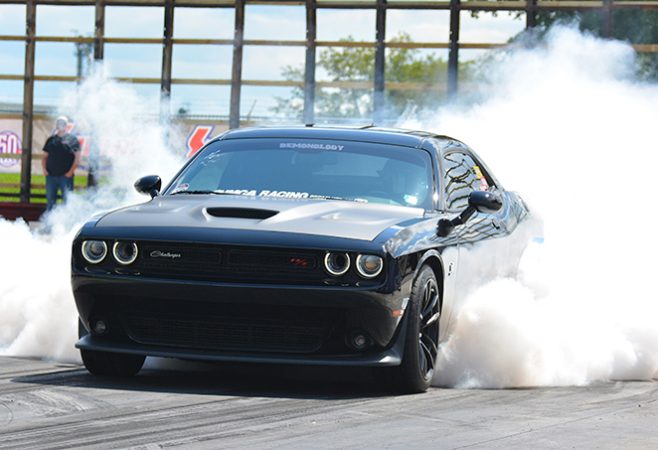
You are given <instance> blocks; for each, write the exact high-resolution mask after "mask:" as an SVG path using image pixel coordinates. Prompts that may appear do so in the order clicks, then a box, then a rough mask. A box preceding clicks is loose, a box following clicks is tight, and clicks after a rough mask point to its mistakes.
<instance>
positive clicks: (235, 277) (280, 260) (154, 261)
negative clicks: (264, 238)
mask: <svg viewBox="0 0 658 450" xmlns="http://www.w3.org/2000/svg"><path fill="white" fill-rule="evenodd" d="M137 244H138V246H139V248H140V255H139V257H138V259H137V261H135V263H134V264H133V265H131V266H130V267H128V268H125V269H123V271H126V272H131V273H135V274H139V275H145V276H159V277H167V278H180V279H196V280H208V281H259V282H272V283H281V282H287V283H307V282H321V281H322V280H323V279H324V278H326V274H325V273H324V271H323V269H322V267H321V265H320V264H319V261H320V260H321V257H322V255H321V254H320V253H319V252H313V251H309V250H299V251H298V250H290V249H280V250H279V249H260V248H259V249H254V248H249V247H229V246H221V245H202V244H181V243H175V244H172V243H158V242H138V243H137Z"/></svg>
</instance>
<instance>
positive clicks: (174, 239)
mask: <svg viewBox="0 0 658 450" xmlns="http://www.w3.org/2000/svg"><path fill="white" fill-rule="evenodd" d="M135 188H136V189H137V191H138V192H140V193H143V194H145V195H148V196H150V200H149V201H147V202H146V203H143V204H138V205H134V206H129V207H125V208H121V209H118V210H115V211H112V212H109V213H107V214H104V215H100V216H97V217H95V218H93V219H91V220H89V221H88V222H87V223H86V224H85V225H84V226H83V227H82V228H81V229H80V231H79V232H78V234H77V236H76V237H75V239H74V241H73V249H72V274H71V277H72V288H73V293H74V297H75V302H76V305H77V309H78V313H79V318H80V320H79V335H80V340H79V341H78V342H77V344H76V347H77V348H78V349H80V353H81V357H82V360H83V362H84V365H85V367H86V368H87V370H88V371H89V372H91V373H92V374H94V375H102V376H131V375H135V374H136V373H137V372H139V370H140V369H141V368H142V365H143V363H144V360H145V357H146V356H158V357H170V358H180V359H184V360H206V361H224V362H240V363H274V364H276V363H281V364H295V365H301V364H306V365H320V366H323V365H324V366H328V365H331V366H365V367H372V368H373V370H374V371H375V373H377V374H380V375H381V377H382V379H386V380H388V381H387V382H388V383H390V385H391V386H392V387H393V388H394V389H396V390H398V391H403V392H422V391H424V390H426V389H427V388H428V387H429V385H430V382H431V380H432V376H433V374H434V372H435V370H436V362H437V355H438V351H439V345H440V343H441V340H442V338H444V337H445V336H444V335H445V330H446V328H447V327H448V326H449V321H450V314H449V311H450V310H451V309H450V303H451V302H452V301H453V298H454V296H455V291H456V288H457V285H458V283H457V280H458V278H459V272H460V266H459V262H460V261H459V254H460V251H463V250H464V249H465V248H467V247H469V246H475V245H486V243H487V242H490V241H497V240H499V239H504V238H506V237H508V236H510V235H512V234H513V233H514V231H515V230H516V229H517V226H518V225H519V224H520V223H521V222H522V221H523V220H524V219H525V217H526V216H527V208H526V206H525V204H524V203H523V201H522V200H521V198H520V197H519V196H518V195H517V194H515V193H513V192H510V191H506V190H505V189H504V188H503V186H502V185H501V184H500V182H499V181H498V180H497V179H496V178H495V177H494V175H493V173H492V172H491V171H490V170H489V168H488V167H487V166H486V165H485V164H484V163H483V162H482V160H481V159H480V158H479V157H478V156H477V155H476V154H475V153H474V152H473V150H471V149H470V148H469V147H468V146H467V145H465V144H464V143H462V142H460V141H458V140H456V139H453V138H451V137H447V136H441V135H435V134H432V133H427V132H420V131H407V130H398V129H383V128H375V127H365V128H332V127H298V128H294V127H287V128H282V127H280V128H247V129H239V130H233V131H228V132H226V133H224V134H222V135H220V136H218V137H217V138H215V139H213V140H212V141H211V142H209V143H208V144H207V145H206V146H205V147H204V148H203V149H201V150H200V151H199V152H198V153H197V154H196V155H194V156H193V157H192V158H191V159H190V160H188V161H187V162H186V163H185V164H184V165H183V167H182V169H181V170H180V171H179V173H178V174H177V175H176V176H175V177H174V178H173V180H172V181H171V182H170V183H169V184H168V185H167V186H166V187H164V189H163V188H162V182H161V179H160V178H159V177H158V176H155V175H150V176H145V177H143V178H141V179H139V180H137V182H136V183H135ZM460 249H461V250H460Z"/></svg>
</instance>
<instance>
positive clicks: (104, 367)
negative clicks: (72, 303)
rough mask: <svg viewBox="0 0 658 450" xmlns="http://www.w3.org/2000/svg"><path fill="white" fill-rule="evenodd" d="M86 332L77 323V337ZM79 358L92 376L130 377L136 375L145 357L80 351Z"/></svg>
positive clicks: (86, 332) (82, 326)
mask: <svg viewBox="0 0 658 450" xmlns="http://www.w3.org/2000/svg"><path fill="white" fill-rule="evenodd" d="M86 334H88V331H87V330H86V329H85V327H84V325H82V322H81V321H78V337H83V336H85V335H86ZM80 357H81V358H82V362H83V363H84V365H85V368H86V369H87V370H88V371H89V373H91V374H92V375H98V376H111V377H131V376H133V375H136V374H137V372H139V371H140V370H141V369H142V366H143V365H144V360H145V359H146V357H145V356H141V355H127V354H123V353H109V352H99V351H96V350H84V349H80Z"/></svg>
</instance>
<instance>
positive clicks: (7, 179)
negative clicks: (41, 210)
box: [0, 173, 87, 203]
mask: <svg viewBox="0 0 658 450" xmlns="http://www.w3.org/2000/svg"><path fill="white" fill-rule="evenodd" d="M20 183H21V174H20V173H0V184H13V185H14V187H0V202H18V201H19V198H18V197H7V196H3V195H2V194H6V193H15V194H19V193H20V192H21V188H20ZM45 184H46V177H45V176H44V175H40V174H39V175H37V174H35V173H33V174H32V186H34V185H43V186H44V187H42V188H35V187H32V190H31V192H32V194H37V195H38V194H41V195H44V196H45V195H46V188H45ZM73 185H74V186H86V185H87V176H86V175H75V179H74V181H73ZM30 200H31V202H32V203H46V199H45V198H39V197H32V198H31V199H30Z"/></svg>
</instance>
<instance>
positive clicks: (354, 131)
mask: <svg viewBox="0 0 658 450" xmlns="http://www.w3.org/2000/svg"><path fill="white" fill-rule="evenodd" d="M255 138H274V139H277V138H291V139H335V140H347V141H359V142H373V143H381V144H392V145H401V146H405V147H420V146H421V144H422V143H423V141H425V140H426V139H428V138H438V139H441V140H443V139H450V140H454V141H456V139H452V138H450V137H448V136H442V135H437V134H434V133H429V132H426V131H416V130H404V129H400V128H380V127H374V126H365V127H341V126H297V127H254V128H240V129H237V130H230V131H227V132H226V133H223V134H221V135H220V136H218V137H217V138H216V139H215V140H231V139H255Z"/></svg>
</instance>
